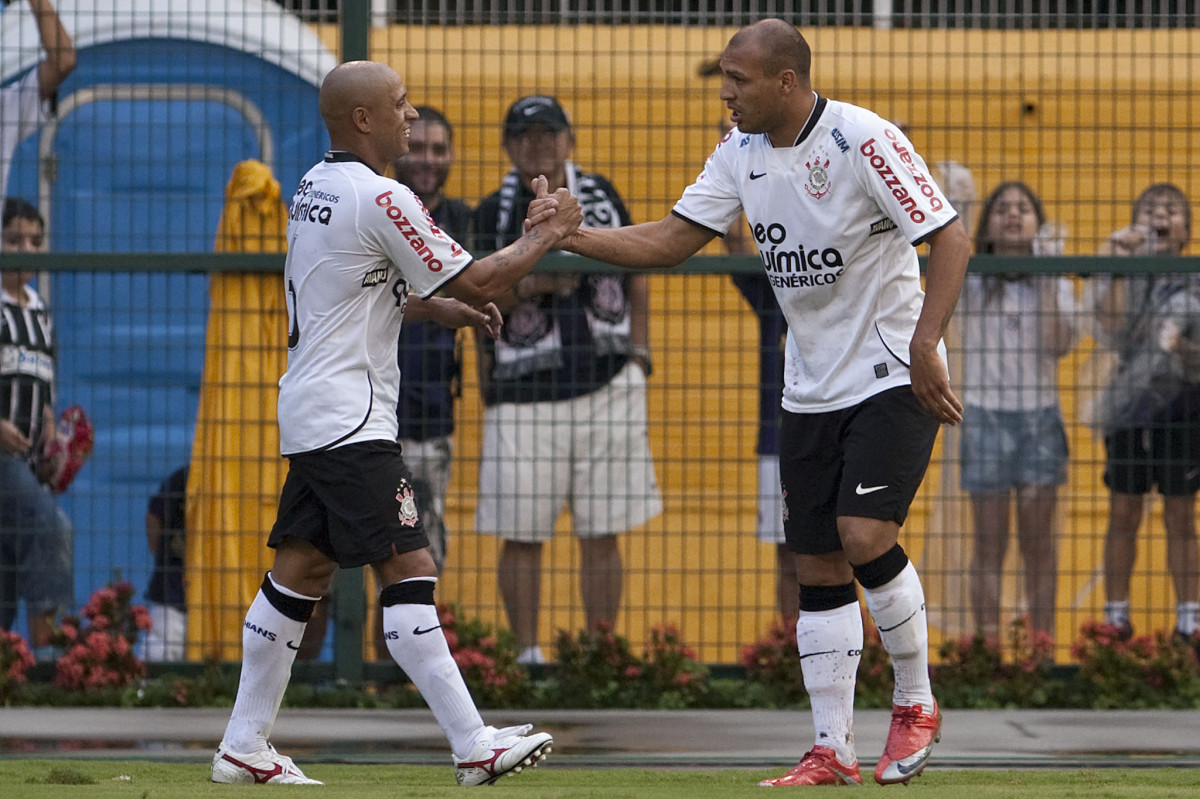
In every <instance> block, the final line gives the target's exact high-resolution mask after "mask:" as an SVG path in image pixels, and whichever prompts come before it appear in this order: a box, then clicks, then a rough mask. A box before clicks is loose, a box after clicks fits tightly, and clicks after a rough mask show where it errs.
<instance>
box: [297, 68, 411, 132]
mask: <svg viewBox="0 0 1200 799" xmlns="http://www.w3.org/2000/svg"><path fill="white" fill-rule="evenodd" d="M399 80H400V76H399V75H397V74H396V71H395V70H394V69H392V68H391V67H389V66H388V65H387V64H380V63H378V62H376V61H347V62H346V63H344V64H338V65H337V66H336V67H334V68H333V69H332V70H330V72H329V74H328V75H326V76H325V80H323V81H321V90H320V92H319V93H318V95H317V107H318V108H319V109H320V111H321V118H322V119H324V120H325V127H326V128H328V129H329V133H330V135H331V136H335V137H336V136H337V135H338V134H340V133H343V132H345V131H346V130H347V128H348V126H349V125H351V123H352V121H353V118H354V109H356V108H372V107H375V106H376V105H377V104H378V103H379V102H380V101H381V100H383V99H384V98H385V96H386V94H387V91H388V90H389V89H390V88H391V87H392V86H393V85H394V82H395V81H399Z"/></svg>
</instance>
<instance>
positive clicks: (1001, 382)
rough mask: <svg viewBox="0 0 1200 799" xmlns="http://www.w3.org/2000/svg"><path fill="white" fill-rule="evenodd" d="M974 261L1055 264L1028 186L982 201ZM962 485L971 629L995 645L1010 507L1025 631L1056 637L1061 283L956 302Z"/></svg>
mask: <svg viewBox="0 0 1200 799" xmlns="http://www.w3.org/2000/svg"><path fill="white" fill-rule="evenodd" d="M980 220H981V222H980V225H979V229H978V230H977V231H976V233H975V252H976V254H977V255H982V256H987V255H1007V256H1032V255H1050V254H1056V255H1061V254H1062V252H1061V251H1062V241H1061V238H1060V234H1059V231H1058V230H1057V228H1056V226H1055V225H1053V224H1052V223H1048V222H1047V221H1046V213H1045V211H1044V210H1043V208H1042V202H1041V200H1040V199H1038V196H1037V195H1036V194H1035V193H1034V191H1033V189H1031V188H1029V186H1027V185H1026V184H1024V183H1021V182H1019V181H1010V182H1007V183H1001V184H1000V185H999V186H997V187H996V188H995V189H994V190H993V191H992V193H991V194H990V195H988V197H987V199H985V200H984V202H983V207H982V209H981V215H980ZM960 308H961V309H962V314H961V318H962V325H963V335H962V340H963V343H962V347H963V364H964V366H965V372H964V375H963V386H964V387H965V395H964V396H965V400H964V404H965V406H966V410H964V411H963V423H962V433H961V439H960V455H961V462H962V466H961V480H962V486H963V489H964V490H965V491H967V493H968V494H970V497H971V510H972V514H973V516H974V522H975V536H974V542H975V549H974V556H973V558H972V563H971V605H972V608H973V610H974V616H975V627H976V630H977V631H978V632H979V633H981V634H983V635H985V636H992V637H997V636H999V634H1000V596H1001V585H1002V579H1001V578H1002V572H1003V567H1004V556H1005V552H1006V551H1007V549H1008V541H1009V527H1010V505H1012V504H1013V503H1014V501H1015V509H1016V528H1017V544H1018V548H1019V550H1020V553H1021V561H1022V564H1023V567H1024V575H1025V591H1026V598H1027V605H1028V608H1029V621H1030V625H1031V627H1032V629H1033V630H1035V631H1038V632H1042V633H1046V634H1048V635H1050V636H1053V635H1054V609H1055V596H1056V586H1057V583H1058V545H1057V542H1056V531H1055V530H1054V513H1055V506H1056V501H1057V492H1058V486H1060V485H1062V484H1063V483H1065V482H1066V479H1067V433H1066V427H1065V425H1064V424H1063V415H1062V408H1061V407H1060V405H1059V399H1058V361H1059V359H1060V358H1062V357H1063V356H1064V355H1066V354H1067V352H1068V351H1070V349H1071V347H1072V345H1073V344H1074V343H1075V338H1076V330H1075V322H1074V320H1075V295H1074V292H1073V289H1072V286H1071V281H1070V280H1068V279H1067V278H1066V277H1064V276H1061V275H1039V274H1030V273H1022V272H1011V273H1003V274H970V275H968V276H967V279H966V282H965V283H964V285H963V292H962V298H961V300H960Z"/></svg>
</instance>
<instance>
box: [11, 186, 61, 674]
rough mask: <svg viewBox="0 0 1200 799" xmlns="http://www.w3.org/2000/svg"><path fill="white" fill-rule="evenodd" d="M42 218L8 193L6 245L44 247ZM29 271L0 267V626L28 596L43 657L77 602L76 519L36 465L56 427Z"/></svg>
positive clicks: (47, 354) (42, 326)
mask: <svg viewBox="0 0 1200 799" xmlns="http://www.w3.org/2000/svg"><path fill="white" fill-rule="evenodd" d="M44 234H45V223H44V221H43V220H42V217H41V215H40V214H39V213H38V211H37V209H36V208H34V207H33V206H32V205H30V204H29V203H27V202H25V201H24V200H20V199H16V198H9V199H7V200H5V201H4V215H3V229H2V244H0V250H2V251H3V252H6V253H9V252H35V251H38V250H40V249H42V246H43V239H44ZM32 277H33V274H32V273H31V272H22V271H4V272H0V282H2V284H3V292H2V297H3V308H2V311H0V628H3V629H5V630H7V629H10V628H11V627H12V624H13V622H14V621H15V619H16V615H17V604H18V602H19V601H20V600H21V599H24V600H25V607H26V613H27V617H28V622H29V637H30V643H31V644H32V646H33V648H34V654H35V655H38V656H39V659H42V658H43V657H45V656H47V655H48V654H49V651H48V646H49V643H50V635H51V632H52V630H53V625H54V619H55V614H56V612H57V611H58V610H61V609H65V608H67V607H70V606H72V605H73V604H74V601H75V600H74V593H73V591H74V582H75V578H74V563H75V556H74V549H73V542H72V530H71V523H70V521H69V520H68V519H67V517H66V514H64V513H63V512H62V510H61V509H60V508H59V507H58V503H56V502H55V501H54V496H53V495H52V494H51V493H50V490H49V488H47V487H46V486H45V485H43V484H42V483H41V481H40V480H39V479H38V476H37V474H36V473H35V468H36V464H37V461H38V455H39V454H40V453H41V452H42V447H43V445H44V444H45V441H46V440H47V438H48V437H49V436H51V435H53V433H54V408H53V401H54V344H55V342H54V326H53V323H52V322H51V319H50V313H49V312H48V311H47V310H46V305H45V303H43V302H42V299H41V297H39V296H38V294H37V292H36V291H34V289H33V287H32V286H30V285H29V281H30V279H31V278H32Z"/></svg>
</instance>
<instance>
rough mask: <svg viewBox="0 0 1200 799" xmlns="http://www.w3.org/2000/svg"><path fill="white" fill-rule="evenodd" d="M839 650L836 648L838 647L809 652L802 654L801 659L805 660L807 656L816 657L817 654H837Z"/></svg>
mask: <svg viewBox="0 0 1200 799" xmlns="http://www.w3.org/2000/svg"><path fill="white" fill-rule="evenodd" d="M837 651H838V650H836V649H827V650H825V651H824V652H809V653H807V654H804V655H801V656H800V659H801V660H804V659H805V658H811V657H816V656H817V655H832V654H835V653H836V652H837Z"/></svg>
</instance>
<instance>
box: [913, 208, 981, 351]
mask: <svg viewBox="0 0 1200 799" xmlns="http://www.w3.org/2000/svg"><path fill="white" fill-rule="evenodd" d="M970 254H971V242H970V239H968V238H967V234H966V231H965V230H963V227H962V225H961V224H959V223H957V222H954V223H951V225H950V226H949V227H947V228H945V229H943V230H941V231H939V232H938V234H937V236H936V238H934V240H933V241H932V242H931V246H930V249H929V262H928V265H927V267H926V272H925V302H924V304H923V305H922V306H921V315H920V317H919V318H918V319H917V328H916V331H915V332H914V333H913V339H912V344H911V348H913V349H918V348H927V347H936V346H937V343H938V342H939V341H940V340H941V339H942V337H943V336H944V335H945V334H946V328H947V327H949V325H950V317H951V316H953V314H954V306H956V305H957V304H958V295H959V292H960V291H961V290H962V284H963V278H964V277H965V276H966V274H967V261H968V260H969V258H970Z"/></svg>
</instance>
